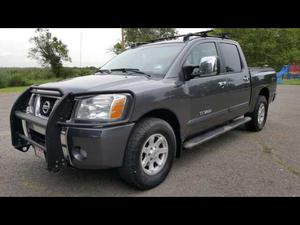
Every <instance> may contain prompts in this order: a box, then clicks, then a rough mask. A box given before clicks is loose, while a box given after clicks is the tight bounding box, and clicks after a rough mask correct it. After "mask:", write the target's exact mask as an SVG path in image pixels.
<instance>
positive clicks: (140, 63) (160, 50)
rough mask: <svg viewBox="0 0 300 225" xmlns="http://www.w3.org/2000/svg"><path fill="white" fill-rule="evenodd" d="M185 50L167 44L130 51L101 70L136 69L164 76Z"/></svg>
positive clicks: (178, 45)
mask: <svg viewBox="0 0 300 225" xmlns="http://www.w3.org/2000/svg"><path fill="white" fill-rule="evenodd" d="M182 48H183V44H176V45H175V44H165V45H156V46H147V47H140V48H136V49H129V50H127V51H125V52H123V53H122V54H120V55H117V56H116V57H115V58H113V59H112V60H110V61H109V62H108V63H106V64H105V65H104V66H103V67H101V70H109V71H110V70H115V69H120V68H134V69H138V70H139V71H143V72H146V73H151V74H158V75H164V74H166V73H167V71H168V69H169V67H170V66H171V63H172V62H173V60H174V59H175V57H176V56H177V55H178V54H179V52H180V50H181V49H182Z"/></svg>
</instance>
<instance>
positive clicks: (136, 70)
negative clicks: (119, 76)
mask: <svg viewBox="0 0 300 225" xmlns="http://www.w3.org/2000/svg"><path fill="white" fill-rule="evenodd" d="M110 71H111V72H113V71H121V72H122V73H128V72H133V73H138V74H143V75H145V76H147V77H151V75H150V74H147V73H145V72H143V71H140V70H139V69H133V68H118V69H111V70H110Z"/></svg>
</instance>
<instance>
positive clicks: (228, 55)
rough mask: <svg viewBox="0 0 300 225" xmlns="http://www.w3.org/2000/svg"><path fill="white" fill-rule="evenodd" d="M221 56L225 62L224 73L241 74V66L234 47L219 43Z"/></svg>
mask: <svg viewBox="0 0 300 225" xmlns="http://www.w3.org/2000/svg"><path fill="white" fill-rule="evenodd" d="M220 47H221V51H222V55H223V57H224V61H225V71H226V72H233V73H235V72H241V71H242V65H241V60H240V55H239V52H238V49H237V46H236V45H233V44H226V43H220Z"/></svg>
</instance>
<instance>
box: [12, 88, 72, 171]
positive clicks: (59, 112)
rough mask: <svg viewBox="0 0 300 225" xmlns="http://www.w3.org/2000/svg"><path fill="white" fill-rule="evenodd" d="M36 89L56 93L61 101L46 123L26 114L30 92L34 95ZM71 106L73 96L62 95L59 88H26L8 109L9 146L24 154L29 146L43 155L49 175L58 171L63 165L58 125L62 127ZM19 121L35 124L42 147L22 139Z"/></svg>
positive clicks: (29, 140) (27, 138)
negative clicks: (42, 139)
mask: <svg viewBox="0 0 300 225" xmlns="http://www.w3.org/2000/svg"><path fill="white" fill-rule="evenodd" d="M36 90H43V91H56V92H57V93H60V97H61V98H60V99H59V100H58V103H57V104H56V105H55V106H54V108H53V110H52V112H51V114H50V116H49V118H48V120H44V119H41V118H39V117H36V116H34V115H31V114H28V113H26V107H27V103H28V101H29V99H30V97H31V95H32V93H35V92H36ZM73 104H74V97H73V95H72V93H69V94H67V95H63V92H62V91H61V90H59V89H51V88H50V89H49V88H47V89H46V88H41V87H38V86H31V87H29V88H28V89H27V90H26V91H25V92H23V93H22V94H21V95H20V96H19V97H18V99H17V100H16V102H15V103H14V105H13V107H12V109H11V114H10V125H11V140H12V145H13V146H14V147H15V148H16V149H18V150H20V151H23V152H26V151H28V149H29V147H30V146H31V145H33V146H37V147H39V148H41V149H43V150H44V152H45V157H46V162H47V169H48V170H49V171H53V172H56V171H58V170H59V169H60V168H61V167H63V166H64V165H66V160H65V158H64V155H63V151H62V146H61V141H60V135H61V130H62V126H61V125H60V124H66V121H67V119H68V116H69V115H70V110H72V108H73ZM22 120H24V121H26V122H28V123H31V124H35V125H37V126H39V127H42V128H44V129H45V130H46V134H45V145H42V144H40V143H38V142H36V141H34V140H32V139H30V137H29V136H28V137H27V136H26V134H25V133H24V130H23V125H22Z"/></svg>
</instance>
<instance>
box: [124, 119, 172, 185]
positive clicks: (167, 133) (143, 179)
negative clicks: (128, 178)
mask: <svg viewBox="0 0 300 225" xmlns="http://www.w3.org/2000/svg"><path fill="white" fill-rule="evenodd" d="M137 129H139V127H137ZM153 134H161V135H163V136H164V137H165V138H166V140H167V142H168V156H167V161H166V163H165V165H164V168H163V169H162V170H161V171H160V172H159V173H158V174H155V175H148V174H146V173H145V172H144V171H143V168H142V165H141V162H140V156H141V152H142V148H143V146H144V143H145V142H146V141H147V139H148V138H149V137H150V136H151V135H153ZM132 135H135V132H133V134H132ZM127 151H131V152H128V153H129V154H133V155H132V157H131V159H132V160H133V162H132V165H133V167H134V168H132V169H133V171H132V172H133V173H134V177H135V183H136V184H138V187H139V188H140V189H148V188H152V187H155V186H157V185H158V184H160V183H161V182H162V181H163V180H164V179H165V178H166V176H167V175H168V173H169V171H170V169H171V166H172V163H173V160H174V158H175V152H176V138H175V134H174V132H173V130H172V127H171V126H170V125H169V124H168V123H167V122H165V121H163V120H160V119H159V121H157V120H156V121H155V123H151V125H149V126H147V129H146V130H145V132H144V134H143V135H142V136H140V137H139V139H138V141H136V142H134V143H133V144H132V145H131V146H128V149H127Z"/></svg>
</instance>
